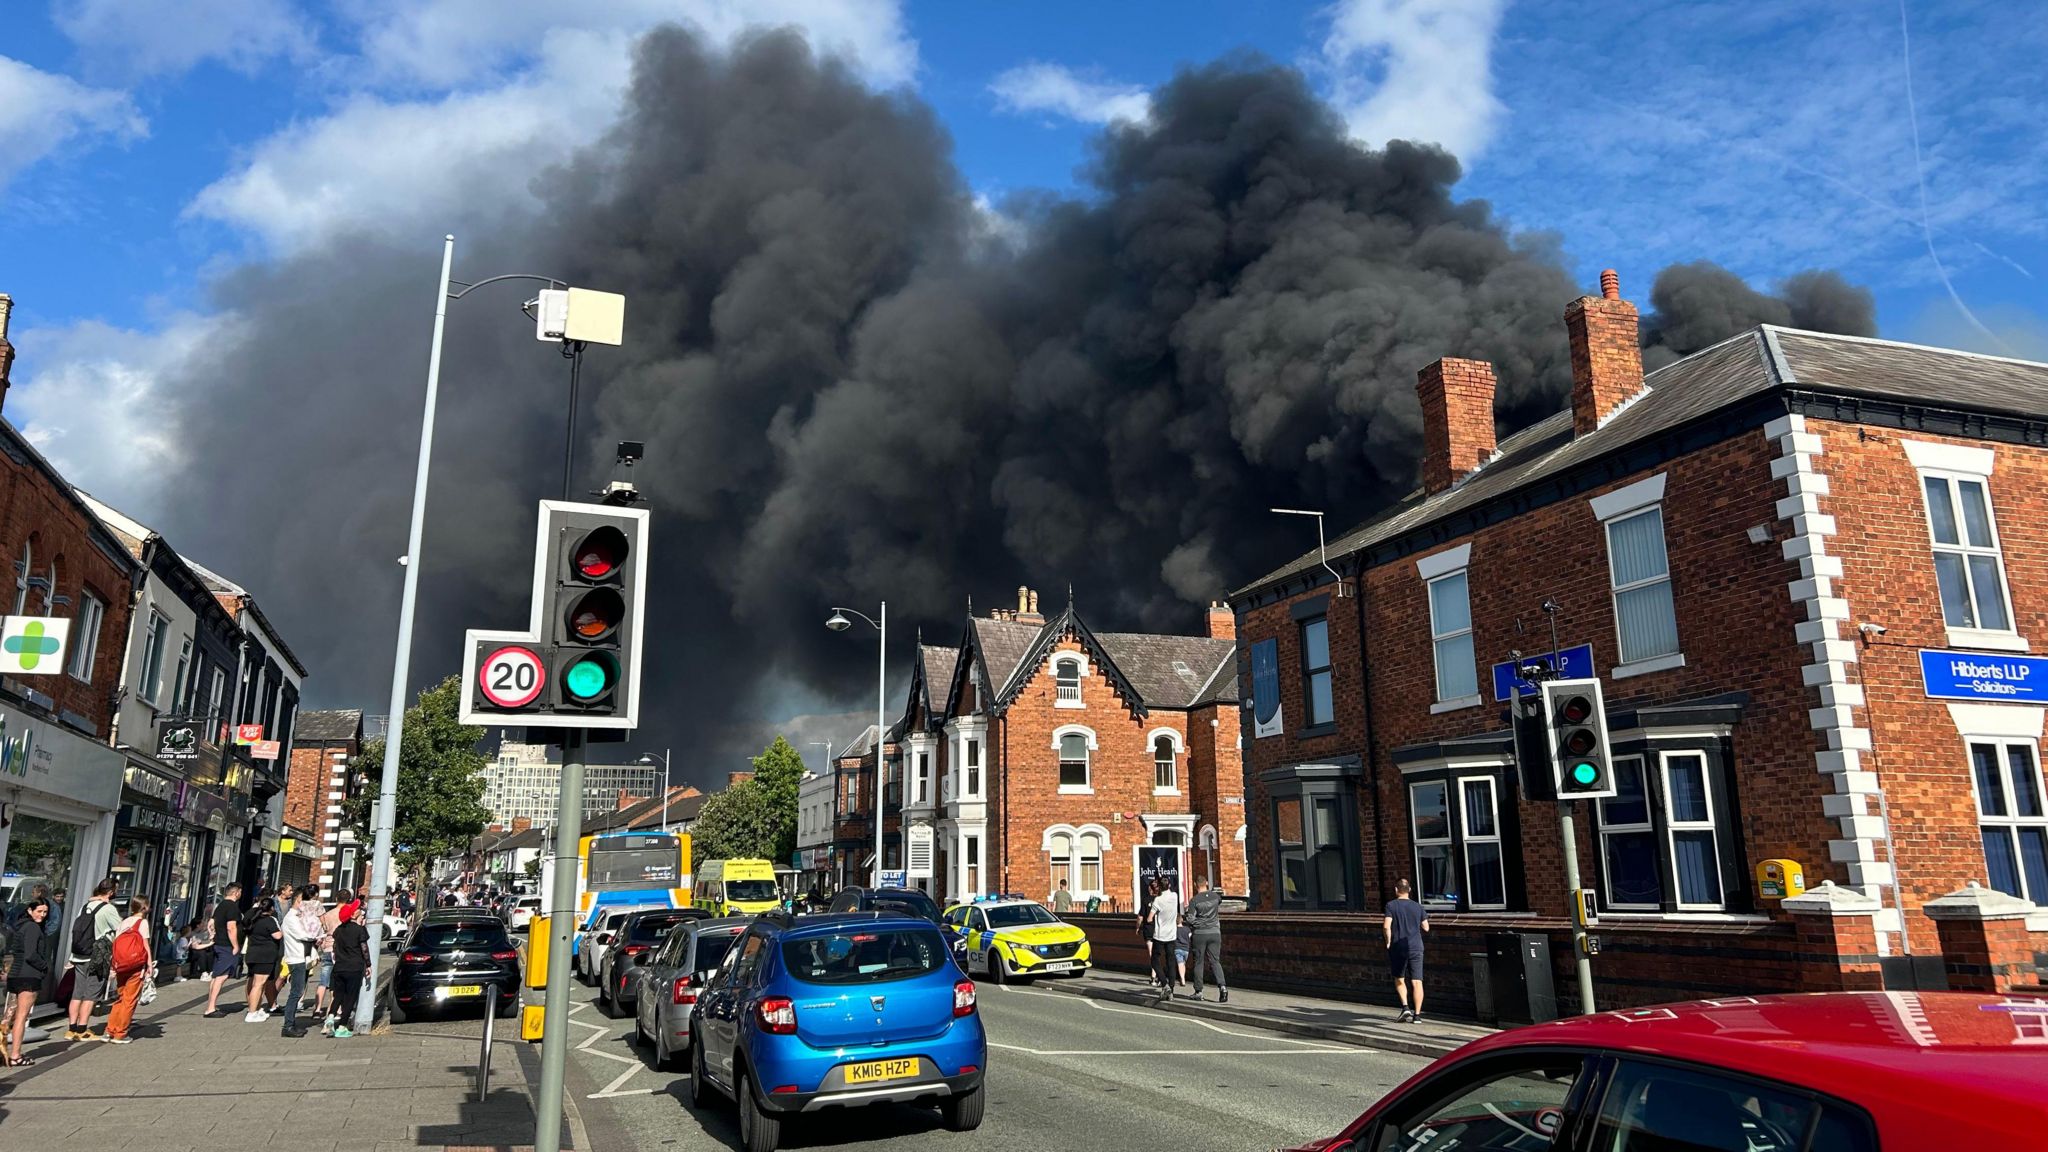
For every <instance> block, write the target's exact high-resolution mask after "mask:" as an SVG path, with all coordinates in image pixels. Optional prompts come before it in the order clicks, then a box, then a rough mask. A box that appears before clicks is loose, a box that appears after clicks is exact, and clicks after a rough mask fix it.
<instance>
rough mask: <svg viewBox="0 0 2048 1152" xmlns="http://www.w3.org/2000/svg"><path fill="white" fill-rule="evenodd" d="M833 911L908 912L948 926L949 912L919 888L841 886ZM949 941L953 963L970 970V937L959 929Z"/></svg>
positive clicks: (951, 934)
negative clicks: (941, 908)
mask: <svg viewBox="0 0 2048 1152" xmlns="http://www.w3.org/2000/svg"><path fill="white" fill-rule="evenodd" d="M828 911H830V912H893V913H897V914H900V915H904V916H915V917H917V918H918V919H920V920H929V921H931V922H932V923H934V924H937V925H938V926H939V927H941V928H944V927H945V926H946V918H945V913H944V912H943V911H941V910H940V909H939V905H938V902H937V901H936V900H933V899H932V898H931V897H929V896H927V895H925V894H924V893H922V892H920V891H918V890H917V889H915V888H857V887H856V888H841V889H840V890H839V891H838V892H837V893H836V894H835V895H834V896H833V897H832V906H831V907H830V908H829V909H828ZM945 935H946V943H947V946H948V947H949V948H951V949H952V952H953V963H955V964H957V965H959V966H960V970H961V971H962V972H965V971H966V970H967V939H966V937H964V936H961V935H959V934H958V933H956V932H947V933H946V934H945Z"/></svg>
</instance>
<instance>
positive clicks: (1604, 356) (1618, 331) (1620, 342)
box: [1564, 268, 1643, 436]
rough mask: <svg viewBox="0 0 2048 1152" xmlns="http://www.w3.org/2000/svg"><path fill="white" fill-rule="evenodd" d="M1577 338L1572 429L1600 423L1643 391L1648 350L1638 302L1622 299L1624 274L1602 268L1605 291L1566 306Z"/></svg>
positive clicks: (1580, 431) (1583, 429)
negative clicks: (1641, 330)
mask: <svg viewBox="0 0 2048 1152" xmlns="http://www.w3.org/2000/svg"><path fill="white" fill-rule="evenodd" d="M1564 326H1565V331H1566V332H1568V333H1570V335H1571V341H1572V434H1573V435H1575V436H1584V435H1585V434H1586V433H1588V432H1591V431H1593V430H1594V429H1596V428H1598V427H1600V422H1601V421H1602V420H1605V419H1606V418H1607V417H1609V416H1612V415H1613V414H1614V410H1615V409H1616V408H1619V407H1621V406H1622V404H1624V403H1626V402H1627V401H1629V400H1630V399H1632V398H1634V396H1635V395H1636V393H1638V392H1641V391H1642V390H1643V350H1642V345H1641V341H1640V337H1639V335H1638V333H1637V319H1636V306H1635V305H1633V304H1631V303H1629V302H1628V301H1626V300H1623V299H1622V298H1621V277H1619V276H1617V275H1615V272H1614V269H1612V268H1609V269H1607V270H1606V271H1604V272H1602V273H1600V295H1598V296H1581V297H1579V298H1578V299H1577V300H1574V301H1572V302H1571V303H1570V304H1569V305H1567V306H1566V307H1565V310H1564Z"/></svg>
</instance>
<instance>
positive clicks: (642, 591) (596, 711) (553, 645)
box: [462, 500, 647, 729]
mask: <svg viewBox="0 0 2048 1152" xmlns="http://www.w3.org/2000/svg"><path fill="white" fill-rule="evenodd" d="M646 572H647V513H646V511H644V510H640V509H634V508H625V507H618V506H613V505H604V504H572V503H568V502H565V501H558V500H543V501H541V505H540V532H539V539H538V540H537V541H536V543H535V548H534V574H533V579H534V595H533V622H532V625H531V627H530V628H528V630H527V631H525V632H490V631H479V630H474V629H472V630H471V631H470V633H469V643H468V647H467V655H466V657H465V665H464V668H463V677H462V722H463V723H465V724H519V725H524V726H527V727H536V728H599V729H627V728H633V727H635V726H636V725H637V723H638V719H639V710H640V708H639V705H640V637H641V632H642V625H643V610H644V606H645V602H646V592H647V584H646Z"/></svg>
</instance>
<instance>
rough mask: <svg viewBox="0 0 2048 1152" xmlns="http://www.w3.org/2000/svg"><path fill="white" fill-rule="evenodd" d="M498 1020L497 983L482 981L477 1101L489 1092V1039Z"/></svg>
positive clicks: (477, 1060)
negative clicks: (482, 1024)
mask: <svg viewBox="0 0 2048 1152" xmlns="http://www.w3.org/2000/svg"><path fill="white" fill-rule="evenodd" d="M497 1022H498V984H497V981H495V980H486V981H484V1046H483V1049H482V1051H480V1052H478V1053H477V1057H476V1098H477V1102H478V1103H482V1102H483V1101H484V1100H486V1099H488V1098H489V1097H490V1094H491V1040H492V1035H493V1033H494V1031H495V1027H494V1026H495V1025H496V1024H497Z"/></svg>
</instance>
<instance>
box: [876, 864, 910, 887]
mask: <svg viewBox="0 0 2048 1152" xmlns="http://www.w3.org/2000/svg"><path fill="white" fill-rule="evenodd" d="M909 884H910V877H909V873H907V872H905V871H904V870H903V869H901V868H884V869H882V887H884V888H905V887H908V886H909Z"/></svg>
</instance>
